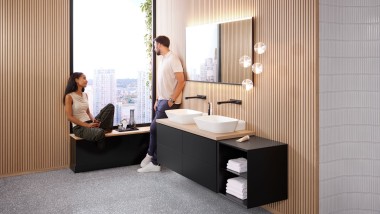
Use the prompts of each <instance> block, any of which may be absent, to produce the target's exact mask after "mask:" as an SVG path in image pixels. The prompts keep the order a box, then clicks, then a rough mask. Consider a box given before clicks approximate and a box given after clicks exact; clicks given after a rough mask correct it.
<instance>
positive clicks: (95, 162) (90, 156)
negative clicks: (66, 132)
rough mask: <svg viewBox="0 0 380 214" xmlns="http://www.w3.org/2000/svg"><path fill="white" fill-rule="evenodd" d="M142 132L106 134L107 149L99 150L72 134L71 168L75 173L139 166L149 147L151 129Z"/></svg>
mask: <svg viewBox="0 0 380 214" xmlns="http://www.w3.org/2000/svg"><path fill="white" fill-rule="evenodd" d="M139 129H140V131H131V132H116V131H113V133H109V134H106V141H107V143H106V147H105V148H104V149H99V148H98V147H97V145H96V144H95V143H94V142H88V141H86V140H84V139H82V138H79V137H76V136H75V135H74V134H70V168H71V170H72V171H73V172H86V171H91V170H98V169H106V168H112V167H120V166H128V165H135V164H139V163H140V162H141V160H142V159H143V158H144V157H145V155H146V152H147V150H148V146H149V127H139Z"/></svg>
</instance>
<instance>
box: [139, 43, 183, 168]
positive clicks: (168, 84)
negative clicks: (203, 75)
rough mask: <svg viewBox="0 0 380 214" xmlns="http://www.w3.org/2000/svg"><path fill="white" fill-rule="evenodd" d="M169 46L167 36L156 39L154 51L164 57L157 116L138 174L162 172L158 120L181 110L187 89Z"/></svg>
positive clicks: (158, 81) (158, 85) (179, 67)
mask: <svg viewBox="0 0 380 214" xmlns="http://www.w3.org/2000/svg"><path fill="white" fill-rule="evenodd" d="M169 46H170V40H169V38H168V37H166V36H158V37H157V38H156V39H154V51H155V52H156V54H157V55H161V56H162V62H161V65H160V68H159V69H158V73H157V99H156V102H155V103H154V111H155V116H154V119H153V121H152V123H151V125H150V143H149V149H148V154H147V155H146V156H145V158H144V160H142V161H141V164H140V166H141V167H142V168H140V169H138V170H137V171H138V172H157V171H161V166H160V165H159V164H158V162H157V128H156V119H161V118H167V115H166V113H165V110H168V109H177V108H179V106H180V103H181V100H182V90H183V88H184V87H185V76H184V74H183V67H182V64H181V61H180V60H179V58H178V56H177V55H175V54H174V53H173V52H171V51H170V49H169Z"/></svg>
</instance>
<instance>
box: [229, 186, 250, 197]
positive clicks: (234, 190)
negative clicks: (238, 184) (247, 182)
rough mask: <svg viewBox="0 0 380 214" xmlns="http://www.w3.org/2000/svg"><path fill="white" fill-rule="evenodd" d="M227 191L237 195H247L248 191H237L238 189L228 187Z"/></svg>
mask: <svg viewBox="0 0 380 214" xmlns="http://www.w3.org/2000/svg"><path fill="white" fill-rule="evenodd" d="M226 190H229V191H231V192H235V193H237V194H243V195H244V194H247V189H236V188H232V187H226Z"/></svg>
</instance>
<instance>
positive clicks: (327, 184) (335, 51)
mask: <svg viewBox="0 0 380 214" xmlns="http://www.w3.org/2000/svg"><path fill="white" fill-rule="evenodd" d="M319 4H320V11H319V14H320V17H319V20H320V88H319V89H320V187H319V188H320V196H319V198H320V202H319V203H320V204H319V205H320V213H334V214H335V213H345V214H346V213H355V214H361V213H380V0H320V3H319Z"/></svg>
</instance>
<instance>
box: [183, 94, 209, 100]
mask: <svg viewBox="0 0 380 214" xmlns="http://www.w3.org/2000/svg"><path fill="white" fill-rule="evenodd" d="M206 98H207V97H206V95H197V96H195V97H185V99H186V100H187V99H202V100H205V99H206Z"/></svg>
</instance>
